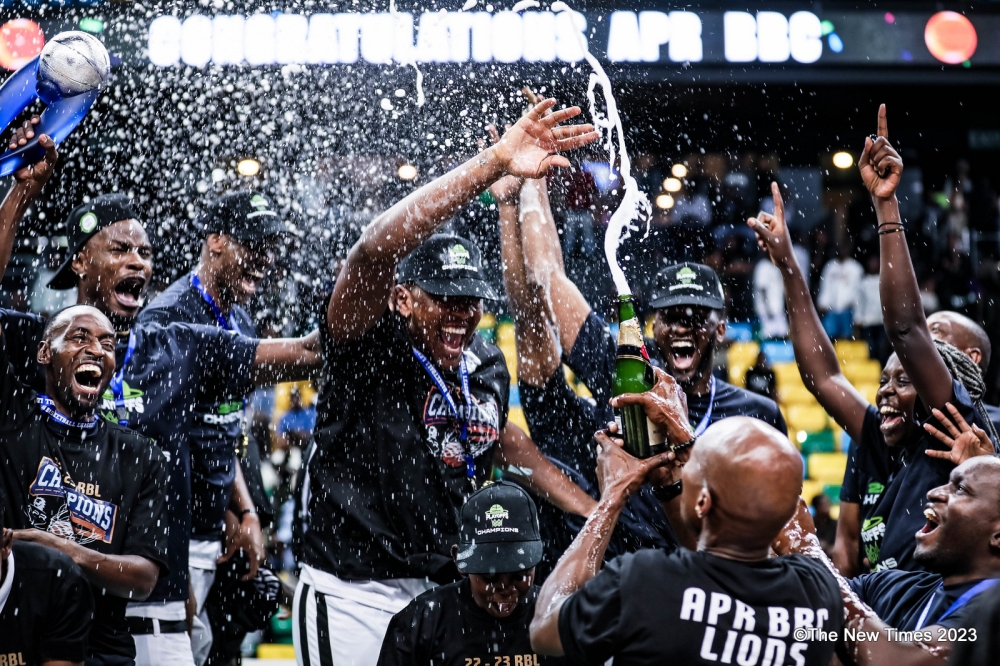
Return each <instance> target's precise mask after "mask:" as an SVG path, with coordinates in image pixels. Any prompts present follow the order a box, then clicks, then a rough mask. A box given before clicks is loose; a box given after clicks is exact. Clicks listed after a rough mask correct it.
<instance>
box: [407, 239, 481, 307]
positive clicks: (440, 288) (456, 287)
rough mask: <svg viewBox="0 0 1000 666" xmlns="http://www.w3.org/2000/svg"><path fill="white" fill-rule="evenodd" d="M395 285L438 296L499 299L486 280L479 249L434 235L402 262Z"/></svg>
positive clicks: (461, 241)
mask: <svg viewBox="0 0 1000 666" xmlns="http://www.w3.org/2000/svg"><path fill="white" fill-rule="evenodd" d="M396 282H397V283H399V284H415V285H417V286H418V287H420V288H421V289H423V290H424V291H426V292H427V293H429V294H434V295H435V296H471V297H474V298H485V299H488V300H491V301H495V300H497V298H498V296H497V294H496V292H495V291H493V287H491V286H490V283H489V282H487V281H486V280H485V278H483V264H482V260H481V259H480V255H479V248H478V247H476V244H475V243H473V242H472V241H470V240H469V239H467V238H462V237H461V236H453V235H447V234H434V235H433V236H431V237H430V238H428V239H427V240H425V241H424V242H423V243H421V244H420V246H419V247H418V248H417V249H415V250H414V251H413V252H411V253H410V254H409V255H408V256H407V257H406V258H405V259H403V260H402V261H401V262H399V267H398V268H397V269H396Z"/></svg>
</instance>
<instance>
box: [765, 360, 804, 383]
mask: <svg viewBox="0 0 1000 666" xmlns="http://www.w3.org/2000/svg"><path fill="white" fill-rule="evenodd" d="M772 369H773V370H774V378H775V379H776V380H778V388H781V387H782V386H804V384H803V383H802V375H801V374H800V373H799V366H797V365H795V364H794V363H775V364H774V365H773V366H772Z"/></svg>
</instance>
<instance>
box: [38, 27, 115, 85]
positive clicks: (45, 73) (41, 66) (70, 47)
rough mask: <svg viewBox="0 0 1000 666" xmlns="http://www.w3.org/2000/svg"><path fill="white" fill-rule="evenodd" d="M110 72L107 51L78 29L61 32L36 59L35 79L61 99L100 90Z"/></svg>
mask: <svg viewBox="0 0 1000 666" xmlns="http://www.w3.org/2000/svg"><path fill="white" fill-rule="evenodd" d="M110 73H111V58H110V57H109V56H108V51H107V49H105V48H104V44H101V42H100V40H98V39H97V38H96V37H94V36H93V35H89V34H87V33H85V32H80V31H79V30H71V31H69V32H60V33H59V34H58V35H56V36H55V37H53V38H52V40H51V41H50V42H49V43H48V44H46V45H45V48H43V49H42V53H41V55H39V57H38V78H39V80H40V81H41V82H43V83H46V84H49V85H51V86H52V87H53V88H55V89H56V90H58V91H59V93H60V94H61V95H62V96H63V97H72V96H73V95H79V94H80V93H84V92H87V91H89V90H94V89H95V88H102V87H104V85H105V84H106V83H107V82H108V76H109V75H110Z"/></svg>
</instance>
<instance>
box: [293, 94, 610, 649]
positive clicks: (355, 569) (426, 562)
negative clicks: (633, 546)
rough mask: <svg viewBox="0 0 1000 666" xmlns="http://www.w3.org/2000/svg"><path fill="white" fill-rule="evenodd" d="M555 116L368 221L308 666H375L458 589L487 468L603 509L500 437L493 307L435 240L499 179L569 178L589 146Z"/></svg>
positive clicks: (315, 565)
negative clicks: (487, 320)
mask: <svg viewBox="0 0 1000 666" xmlns="http://www.w3.org/2000/svg"><path fill="white" fill-rule="evenodd" d="M554 104H555V100H546V101H545V102H542V103H541V104H539V105H538V106H536V107H535V109H533V110H532V111H531V112H529V113H528V114H527V115H526V116H525V117H524V118H522V119H521V120H519V121H518V122H517V123H516V124H515V125H514V126H513V127H511V128H510V129H508V130H507V132H506V133H505V134H504V136H503V138H502V139H500V141H499V142H498V143H497V144H495V145H493V146H491V147H490V148H487V149H486V150H484V151H482V152H481V153H480V154H479V155H477V156H476V157H474V158H473V159H471V160H469V161H468V162H466V163H465V164H463V165H460V166H459V167H457V168H456V169H454V170H452V171H451V172H449V173H447V174H445V175H443V176H441V177H439V178H437V179H435V180H434V181H432V182H430V183H429V184H427V185H425V186H423V187H422V188H420V189H419V190H417V191H416V192H414V193H413V194H411V195H409V196H408V197H406V198H405V199H403V200H402V201H400V202H399V203H397V204H396V205H394V206H393V207H391V208H390V209H389V210H387V211H386V212H384V213H382V214H381V215H379V216H378V217H377V218H375V220H374V221H373V222H372V223H371V224H370V225H369V226H368V227H367V228H366V229H365V231H364V233H363V234H362V236H361V239H360V240H359V241H358V242H357V243H356V244H355V245H354V247H353V248H352V249H351V251H350V254H349V255H348V258H347V260H346V262H345V263H344V266H343V268H342V269H341V271H340V275H339V277H338V278H337V281H336V285H335V286H334V290H333V294H332V295H331V297H330V301H329V304H328V305H327V308H326V312H325V318H324V321H325V325H324V326H322V327H321V331H322V334H323V340H324V356H325V361H326V371H325V377H324V379H323V385H324V388H323V391H322V394H321V397H320V402H319V405H318V408H317V425H316V430H315V447H314V448H313V453H312V454H311V456H310V457H309V460H308V462H307V463H306V472H305V478H306V482H305V483H304V484H303V485H304V488H303V493H304V495H303V507H304V509H305V510H304V521H303V527H302V530H303V537H302V553H301V560H300V561H301V564H302V575H301V577H300V582H299V586H298V588H297V590H296V593H295V608H294V610H293V614H292V617H293V623H294V624H293V636H294V638H295V647H296V652H297V653H298V654H299V655H300V659H301V660H302V661H303V662H305V661H306V660H307V659H308V661H309V662H310V663H314V664H320V663H330V662H331V660H332V663H348V664H355V665H357V666H369V665H373V664H375V662H376V660H377V659H378V653H379V650H380V648H381V645H382V640H383V638H384V636H385V631H386V627H387V626H388V623H389V620H390V619H391V617H392V615H393V614H395V613H397V612H399V611H400V610H402V608H403V607H405V606H406V605H407V604H408V603H409V602H410V601H411V600H412V599H413V598H414V597H416V596H417V595H418V594H420V593H421V592H424V591H426V590H427V589H429V588H430V587H432V586H433V585H434V583H435V582H450V581H452V580H454V579H455V577H456V576H457V573H458V572H457V570H456V569H455V565H454V562H453V561H452V559H451V557H450V552H449V551H450V548H451V546H452V545H453V544H454V543H455V541H456V538H457V535H458V511H459V508H460V507H461V506H462V503H463V502H464V501H465V498H466V497H467V496H468V495H469V494H471V492H472V491H473V490H474V488H475V486H476V485H477V484H481V483H482V482H484V481H486V480H487V479H488V478H489V477H490V473H491V468H492V466H493V465H497V466H500V467H503V468H508V469H509V467H511V466H513V467H516V468H517V469H519V470H521V471H522V476H523V477H524V478H525V480H526V483H527V484H528V485H529V486H531V487H533V488H534V489H537V490H538V491H539V492H540V493H542V494H544V495H545V496H547V499H549V501H551V502H552V503H554V504H556V505H558V506H560V507H561V508H563V509H564V510H567V511H569V512H572V513H577V514H580V515H587V514H588V513H589V512H590V511H591V510H592V508H593V506H594V501H593V500H592V499H591V498H590V497H588V496H587V495H585V494H584V493H583V492H582V491H581V490H580V489H579V488H577V487H576V486H574V485H573V484H572V483H571V482H570V481H569V480H568V479H567V478H566V477H565V476H564V475H563V474H561V473H560V472H559V471H558V470H557V469H556V468H555V467H553V466H552V464H551V463H550V462H548V461H547V460H546V459H545V457H544V456H542V455H541V453H539V451H538V449H537V448H536V447H535V445H534V444H533V443H532V442H531V440H530V439H528V438H527V436H526V435H525V434H524V433H523V432H522V431H521V430H519V429H518V428H517V427H516V426H514V425H512V424H509V423H507V400H508V395H509V390H510V377H509V375H508V373H507V367H506V362H505V361H504V358H503V354H502V353H501V352H500V350H499V349H497V348H496V347H495V346H493V345H490V344H487V343H486V342H485V341H484V340H483V339H482V338H481V337H480V336H479V335H478V334H477V332H476V327H477V325H478V323H479V320H480V318H481V317H482V311H483V310H482V308H483V305H482V302H483V299H484V298H495V294H494V292H493V289H492V288H491V287H490V285H489V283H487V282H486V281H485V280H484V279H483V273H482V265H481V263H480V255H479V250H478V248H476V246H475V245H474V244H473V243H471V242H470V241H468V240H466V239H463V238H460V237H458V236H448V235H443V234H441V235H433V234H434V232H435V231H436V230H437V228H438V227H439V226H440V225H441V224H442V223H444V222H445V221H446V220H448V219H449V218H450V217H451V216H452V215H454V214H455V213H456V212H457V211H458V210H459V208H460V207H462V206H465V205H466V204H468V203H470V202H471V201H472V200H473V199H474V198H475V197H477V196H478V195H479V194H480V193H481V192H482V191H483V190H484V189H486V188H487V187H489V186H490V185H491V184H492V183H493V182H495V181H496V180H498V179H500V178H501V177H503V176H504V175H507V174H512V175H516V176H522V177H524V176H528V177H537V176H538V175H540V174H542V173H544V172H545V171H547V170H548V169H549V168H550V167H552V166H568V165H569V162H568V160H566V158H565V157H562V156H561V155H557V154H556V153H557V152H558V151H560V150H569V149H571V148H574V147H576V146H581V145H585V144H587V143H590V142H591V141H593V140H594V139H596V137H597V134H596V133H595V132H593V131H592V128H591V127H589V126H586V125H576V126H563V127H559V126H558V125H559V123H561V122H562V121H564V120H567V119H569V118H572V117H573V116H575V115H577V114H579V113H580V110H579V108H576V107H574V108H571V109H561V110H559V111H556V112H554V113H552V114H551V115H548V116H545V117H543V115H542V114H544V113H545V112H546V111H547V110H548V109H550V108H552V106H553V105H554ZM529 470H530V471H529Z"/></svg>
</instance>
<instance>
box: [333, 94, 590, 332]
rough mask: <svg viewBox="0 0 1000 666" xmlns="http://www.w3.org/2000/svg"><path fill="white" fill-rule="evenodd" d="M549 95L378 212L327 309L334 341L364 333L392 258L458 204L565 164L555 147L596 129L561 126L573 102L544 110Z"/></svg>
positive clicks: (384, 292) (386, 286)
mask: <svg viewBox="0 0 1000 666" xmlns="http://www.w3.org/2000/svg"><path fill="white" fill-rule="evenodd" d="M554 105H555V100H553V99H547V100H545V101H543V102H542V103H540V104H538V105H537V106H535V108H533V109H532V110H531V111H529V112H528V113H527V114H526V115H525V116H524V117H523V118H521V119H520V120H518V121H517V123H516V124H515V125H514V126H513V127H511V128H510V129H509V130H507V132H506V133H504V135H503V137H502V138H501V139H500V141H499V142H498V143H496V144H494V145H492V146H490V147H489V148H487V149H486V150H484V151H483V152H481V153H480V154H479V155H477V156H475V157H474V158H472V159H471V160H469V161H468V162H466V163H465V164H462V165H461V166H459V167H458V168H457V169H454V170H452V171H450V172H449V173H447V174H445V175H443V176H441V177H440V178H437V179H436V180H434V181H432V182H431V183H428V184H427V185H425V186H423V187H421V188H420V189H419V190H417V191H416V192H414V193H412V194H410V195H409V196H408V197H406V198H405V199H403V200H402V201H400V202H399V203H397V204H396V205H394V206H393V207H392V208H390V209H389V210H387V211H386V212H384V213H382V214H381V215H379V216H378V217H377V218H376V219H375V220H374V221H373V222H372V223H371V224H370V225H369V226H368V227H367V228H366V229H365V231H364V233H363V234H362V235H361V239H360V240H358V242H357V243H356V244H355V246H354V247H353V248H351V251H350V253H349V254H348V256H347V261H346V263H345V264H344V267H343V268H342V269H341V271H340V276H339V278H338V279H337V284H336V285H335V286H334V290H333V296H332V297H331V298H330V306H329V309H328V310H327V326H328V328H329V332H330V336H331V337H332V338H333V339H334V340H338V341H343V340H350V339H353V338H357V337H359V336H361V335H362V334H364V332H365V331H367V330H368V329H369V328H370V327H371V326H372V325H373V324H374V323H375V321H377V320H378V318H379V317H380V316H381V314H382V313H383V312H384V311H385V308H386V303H387V302H388V299H389V293H390V290H391V289H392V286H393V282H394V277H395V275H394V274H395V269H396V264H397V263H398V262H399V261H400V260H401V259H403V257H405V256H406V255H407V254H409V253H410V252H411V251H412V250H413V249H414V248H416V247H417V246H418V245H420V244H421V243H422V242H423V241H424V240H426V239H427V238H428V237H429V236H431V234H433V233H434V231H435V230H436V229H437V228H438V226H440V225H441V224H442V223H444V222H445V221H446V220H448V219H449V218H450V217H451V216H452V215H453V214H454V213H455V212H456V211H457V210H458V209H459V208H461V207H462V206H464V205H465V204H467V203H468V202H469V201H471V200H472V199H473V198H474V197H475V196H477V195H478V194H479V193H480V192H482V191H483V190H485V189H486V188H487V187H489V186H490V185H491V184H493V183H494V182H496V181H497V180H498V179H500V178H501V177H502V176H504V175H508V174H509V175H513V176H518V177H525V178H537V177H540V176H542V175H544V174H545V173H546V172H547V171H548V170H549V168H551V167H554V166H563V167H566V166H569V160H567V159H566V158H565V157H563V156H562V155H559V154H558V153H559V152H561V151H566V150H571V149H573V148H577V147H579V146H584V145H586V144H588V143H591V142H592V141H594V140H596V139H597V137H598V135H597V133H596V132H594V131H593V127H592V126H590V125H568V126H559V123H561V122H563V121H565V120H569V119H570V118H573V117H575V116H577V115H579V113H580V109H579V108H578V107H575V106H574V107H571V108H568V109H561V110H559V111H555V112H553V113H551V114H549V115H544V114H545V112H546V111H548V110H549V109H551V108H552V107H553V106H554Z"/></svg>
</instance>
